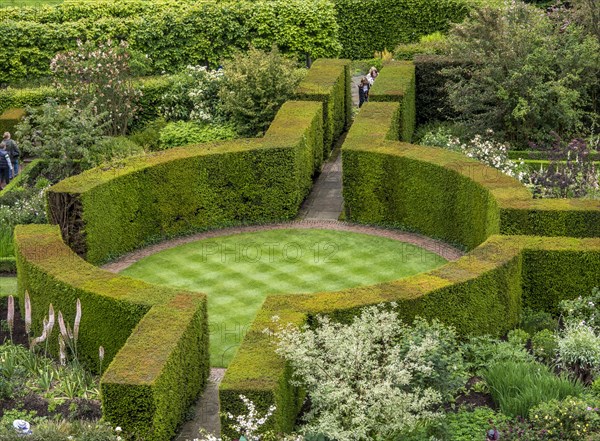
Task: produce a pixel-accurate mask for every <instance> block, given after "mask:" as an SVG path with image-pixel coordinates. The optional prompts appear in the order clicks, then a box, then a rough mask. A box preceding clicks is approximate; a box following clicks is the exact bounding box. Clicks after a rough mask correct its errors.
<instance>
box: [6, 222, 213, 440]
mask: <svg viewBox="0 0 600 441" xmlns="http://www.w3.org/2000/svg"><path fill="white" fill-rule="evenodd" d="M14 234H15V248H16V254H17V268H18V290H19V291H18V292H19V297H20V300H21V304H22V303H23V298H24V293H25V291H27V292H29V294H30V296H31V304H32V312H33V321H34V328H35V329H36V331H37V332H39V330H40V326H41V322H42V318H43V316H44V315H45V314H46V311H47V310H48V306H49V304H53V305H54V308H55V311H56V313H58V311H62V313H63V314H64V315H65V319H66V321H67V322H70V323H73V318H74V309H75V303H76V300H77V299H80V300H81V305H82V318H81V328H80V334H79V340H78V343H77V352H78V359H79V360H80V361H82V362H83V363H84V364H86V365H87V366H88V367H89V368H90V369H92V370H95V371H97V370H98V368H99V360H98V348H99V347H100V346H103V347H104V349H105V358H104V362H103V366H104V368H105V372H104V375H103V376H102V378H101V382H100V389H101V397H102V409H103V416H104V418H106V419H107V420H108V421H110V422H112V423H114V424H118V425H120V426H122V427H123V428H124V430H126V431H132V432H135V433H137V434H139V435H140V436H141V437H142V439H146V440H157V441H158V440H161V441H162V440H165V439H169V438H171V437H173V435H174V434H175V430H176V428H177V426H178V424H179V423H180V422H181V421H182V419H183V417H184V415H185V413H186V412H187V410H188V408H189V406H190V405H191V404H192V403H193V402H194V400H195V399H196V398H197V397H198V395H199V394H200V392H201V391H202V390H203V387H204V385H205V383H206V380H207V377H208V372H209V364H208V360H209V357H208V324H207V323H208V322H207V317H206V296H205V295H204V294H200V293H191V292H185V291H181V290H177V289H172V288H167V287H160V286H154V285H150V284H147V283H145V282H142V281H139V280H135V279H130V278H128V277H121V276H118V275H115V274H112V273H109V272H107V271H103V270H101V269H99V268H96V267H94V266H92V265H91V264H89V263H87V262H85V261H84V260H82V259H81V258H79V257H78V256H77V255H76V254H74V253H73V252H72V251H71V250H70V249H69V247H68V246H67V245H66V244H65V243H64V242H63V241H62V239H61V237H60V230H59V228H58V227H56V226H49V225H27V226H17V227H16V228H15V233H14ZM56 346H57V345H56V333H55V335H54V338H53V340H52V342H51V346H50V347H51V348H53V347H56ZM107 366H108V367H107Z"/></svg>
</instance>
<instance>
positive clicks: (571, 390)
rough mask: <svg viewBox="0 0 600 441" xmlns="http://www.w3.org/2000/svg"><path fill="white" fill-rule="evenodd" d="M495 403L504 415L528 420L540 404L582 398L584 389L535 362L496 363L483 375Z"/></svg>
mask: <svg viewBox="0 0 600 441" xmlns="http://www.w3.org/2000/svg"><path fill="white" fill-rule="evenodd" d="M483 378H484V379H485V381H486V383H487V385H488V387H489V390H490V393H491V394H492V397H493V399H494V402H495V403H496V404H498V406H499V407H500V410H501V411H502V413H504V414H506V415H509V416H512V417H517V416H521V417H527V415H528V414H529V410H530V409H531V408H532V407H534V406H537V405H538V404H540V403H543V402H546V401H550V400H553V399H558V400H562V399H564V398H566V397H568V396H579V395H581V394H582V393H583V391H584V387H583V385H582V384H581V383H580V382H578V381H572V380H570V379H569V378H568V376H567V375H566V374H561V375H559V376H557V375H555V374H554V373H553V372H552V371H551V370H550V368H549V367H547V366H546V365H543V364H541V363H538V362H536V361H534V362H513V361H504V362H500V363H494V364H492V365H491V366H489V367H488V368H487V369H486V370H485V371H484V373H483Z"/></svg>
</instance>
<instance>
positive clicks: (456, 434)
mask: <svg viewBox="0 0 600 441" xmlns="http://www.w3.org/2000/svg"><path fill="white" fill-rule="evenodd" d="M507 419H508V418H507V417H506V416H505V415H503V414H501V413H498V412H495V411H494V410H492V409H490V408H489V407H485V406H483V407H477V408H475V409H468V408H465V407H461V408H460V409H459V410H458V411H457V412H455V413H452V412H449V413H448V414H447V415H446V426H447V431H448V439H451V440H452V441H473V440H479V439H483V434H485V432H486V431H487V430H488V429H492V428H494V427H496V426H498V425H499V424H502V423H503V422H505V421H506V420H507Z"/></svg>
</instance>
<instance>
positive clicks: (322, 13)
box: [0, 0, 340, 107]
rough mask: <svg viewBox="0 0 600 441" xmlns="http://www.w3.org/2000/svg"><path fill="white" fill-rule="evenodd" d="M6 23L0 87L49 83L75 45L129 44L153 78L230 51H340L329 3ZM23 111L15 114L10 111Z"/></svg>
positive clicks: (54, 11) (95, 6) (106, 4)
mask: <svg viewBox="0 0 600 441" xmlns="http://www.w3.org/2000/svg"><path fill="white" fill-rule="evenodd" d="M0 21H2V22H3V23H6V27H5V28H4V32H3V33H2V35H0V48H2V49H1V50H0V61H1V62H2V64H3V65H6V66H10V67H7V68H6V69H5V70H3V72H2V73H0V82H3V83H4V82H14V81H17V80H20V79H22V78H25V77H27V78H30V79H33V78H36V77H44V76H47V75H48V74H49V73H50V71H49V65H50V60H51V59H52V57H54V55H55V54H56V53H58V52H62V51H65V50H69V49H73V48H74V47H75V45H76V40H77V39H80V40H84V41H85V40H94V41H97V40H98V41H105V40H106V39H109V38H113V39H115V40H117V39H118V40H126V41H129V42H130V43H131V46H130V48H131V50H132V51H133V52H135V53H138V54H143V55H144V56H145V55H147V56H148V60H147V63H148V70H150V72H152V73H153V74H160V73H161V72H163V71H165V72H177V71H179V70H181V69H182V68H184V67H185V66H187V65H193V66H196V65H209V66H211V67H215V66H217V65H218V64H219V63H220V61H221V60H222V59H224V58H227V57H229V56H231V54H232V53H233V52H234V51H235V50H240V49H242V50H243V49H246V48H247V47H248V46H249V45H253V46H255V47H257V48H260V49H268V48H270V47H271V46H272V45H273V44H276V45H277V46H279V47H280V48H281V50H282V51H283V52H285V53H287V54H290V55H291V56H293V57H295V58H298V59H302V60H304V57H305V54H308V55H309V56H311V57H312V58H313V59H316V58H321V57H328V56H329V57H333V56H336V55H337V54H338V53H339V51H340V44H339V42H338V26H337V23H336V18H335V10H334V6H333V4H332V3H331V2H329V1H327V0H309V1H306V0H269V1H262V0H261V1H242V2H235V1H231V2H227V1H226V2H223V1H207V2H188V1H186V2H180V1H175V0H172V1H171V0H161V1H156V2H147V1H144V0H133V1H127V2H119V3H118V4H115V3H114V2H112V1H108V0H102V1H95V2H91V3H90V2H83V3H79V2H67V3H64V4H61V5H57V6H52V7H47V8H41V9H40V8H17V9H15V8H8V9H1V8H0ZM11 107H20V106H11Z"/></svg>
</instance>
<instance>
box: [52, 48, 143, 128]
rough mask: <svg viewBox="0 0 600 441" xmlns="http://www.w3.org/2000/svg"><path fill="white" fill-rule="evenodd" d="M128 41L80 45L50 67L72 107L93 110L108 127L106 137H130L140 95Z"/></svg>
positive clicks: (58, 85)
mask: <svg viewBox="0 0 600 441" xmlns="http://www.w3.org/2000/svg"><path fill="white" fill-rule="evenodd" d="M130 59H131V54H130V53H129V45H128V44H127V42H125V41H121V42H120V43H119V44H116V43H114V42H113V41H111V40H108V41H106V42H105V43H94V42H91V41H86V42H82V41H79V40H78V41H77V49H75V50H72V51H67V52H61V53H58V54H57V55H56V56H55V57H54V58H53V59H52V61H51V63H50V70H51V71H52V72H53V73H54V79H55V86H56V87H57V88H59V89H63V90H65V91H67V93H69V95H70V96H72V100H71V105H73V106H74V107H76V108H78V109H86V108H88V107H90V108H91V109H93V112H94V115H98V116H100V117H101V119H102V120H103V121H104V122H105V123H106V124H105V125H104V126H103V128H104V130H105V134H106V135H111V136H117V135H125V134H126V133H127V130H128V127H129V124H130V123H131V121H132V119H133V116H134V114H135V112H136V111H137V106H136V100H137V98H138V97H139V96H141V92H140V91H138V90H136V89H135V88H134V87H133V83H132V81H131V71H130V67H129V62H130Z"/></svg>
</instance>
